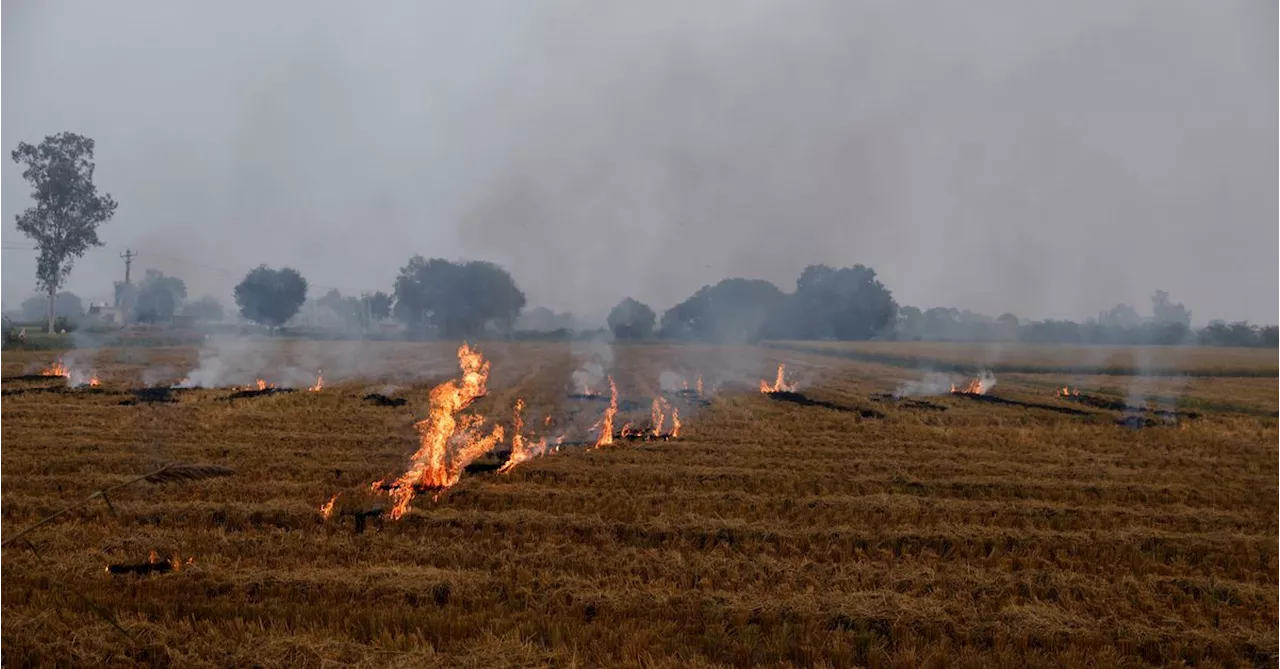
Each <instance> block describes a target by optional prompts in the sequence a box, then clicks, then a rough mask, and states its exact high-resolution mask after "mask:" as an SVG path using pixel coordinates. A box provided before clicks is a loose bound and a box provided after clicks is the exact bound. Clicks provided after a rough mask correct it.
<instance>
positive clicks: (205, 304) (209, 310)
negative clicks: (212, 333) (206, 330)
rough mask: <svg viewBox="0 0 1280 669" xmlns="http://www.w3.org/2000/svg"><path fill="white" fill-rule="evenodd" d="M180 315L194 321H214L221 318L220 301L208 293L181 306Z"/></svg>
mask: <svg viewBox="0 0 1280 669" xmlns="http://www.w3.org/2000/svg"><path fill="white" fill-rule="evenodd" d="M182 316H183V317H184V318H188V319H190V320H192V321H194V322H196V323H216V322H218V321H221V320H222V316H223V311H222V303H221V302H219V301H218V300H216V299H214V298H213V297H211V296H209V295H205V296H204V297H202V298H200V299H198V300H195V301H194V302H188V303H187V304H186V305H185V306H183V307H182Z"/></svg>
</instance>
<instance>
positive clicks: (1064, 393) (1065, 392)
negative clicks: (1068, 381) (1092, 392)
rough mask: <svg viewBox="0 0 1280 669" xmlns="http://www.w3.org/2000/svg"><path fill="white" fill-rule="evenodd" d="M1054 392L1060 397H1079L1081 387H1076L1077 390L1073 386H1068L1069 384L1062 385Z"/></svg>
mask: <svg viewBox="0 0 1280 669" xmlns="http://www.w3.org/2000/svg"><path fill="white" fill-rule="evenodd" d="M1053 394H1054V395H1056V396H1058V397H1079V396H1080V389H1079V388H1076V389H1075V390H1072V389H1071V388H1069V387H1067V386H1063V387H1061V388H1059V389H1057V390H1055V391H1054V392H1053Z"/></svg>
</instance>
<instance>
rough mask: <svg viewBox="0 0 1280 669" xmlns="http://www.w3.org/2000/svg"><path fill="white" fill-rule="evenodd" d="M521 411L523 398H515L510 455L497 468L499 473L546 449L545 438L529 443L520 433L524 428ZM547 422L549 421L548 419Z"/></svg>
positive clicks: (522, 409) (513, 467)
mask: <svg viewBox="0 0 1280 669" xmlns="http://www.w3.org/2000/svg"><path fill="white" fill-rule="evenodd" d="M523 411H524V400H522V399H518V400H516V406H515V409H514V410H513V411H512V415H511V431H512V433H513V434H512V435H511V455H510V456H509V457H508V458H507V461H506V462H505V463H503V465H502V466H501V467H499V468H498V473H499V474H505V473H507V472H509V471H511V470H512V469H515V467H516V465H518V464H520V463H521V462H524V461H525V460H528V459H530V458H535V457H537V456H539V455H542V454H543V453H546V451H547V440H546V439H545V438H543V439H539V440H538V441H535V442H532V443H530V442H529V440H527V439H525V438H524V435H523V434H521V431H522V430H523V429H524V417H523V416H522V415H521V414H522V412H523ZM547 418H548V419H550V418H551V417H550V416H547ZM547 422H548V423H550V422H551V421H550V420H548V421H547Z"/></svg>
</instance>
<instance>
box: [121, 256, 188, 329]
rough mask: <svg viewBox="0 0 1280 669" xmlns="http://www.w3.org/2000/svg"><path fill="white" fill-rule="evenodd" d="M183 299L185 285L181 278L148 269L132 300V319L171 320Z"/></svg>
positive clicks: (141, 321)
mask: <svg viewBox="0 0 1280 669" xmlns="http://www.w3.org/2000/svg"><path fill="white" fill-rule="evenodd" d="M185 299H187V285H186V284H185V283H183V281H182V279H179V278H177V277H173V276H165V275H164V274H163V273H161V272H158V271H156V270H153V269H149V270H147V272H146V275H145V276H144V277H143V278H142V281H141V282H140V283H139V284H138V293H137V298H136V299H135V300H134V301H133V304H134V308H133V317H134V320H136V321H137V322H139V323H161V322H168V321H172V320H173V316H174V314H176V313H177V312H178V306H179V305H181V304H182V301H183V300H185Z"/></svg>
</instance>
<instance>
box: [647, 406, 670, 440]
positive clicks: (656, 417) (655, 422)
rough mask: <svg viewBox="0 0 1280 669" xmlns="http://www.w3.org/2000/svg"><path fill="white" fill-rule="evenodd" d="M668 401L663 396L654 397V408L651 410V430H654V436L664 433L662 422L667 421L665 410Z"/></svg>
mask: <svg viewBox="0 0 1280 669" xmlns="http://www.w3.org/2000/svg"><path fill="white" fill-rule="evenodd" d="M665 404H666V402H665V401H664V400H662V399H661V398H657V397H655V398H654V399H653V408H652V409H650V410H649V421H650V423H649V424H650V426H651V427H650V428H649V429H650V430H653V436H655V437H656V436H658V435H660V434H662V424H663V423H665V422H667V416H666V412H665V411H664V410H663V408H664V406H663V405H665Z"/></svg>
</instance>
